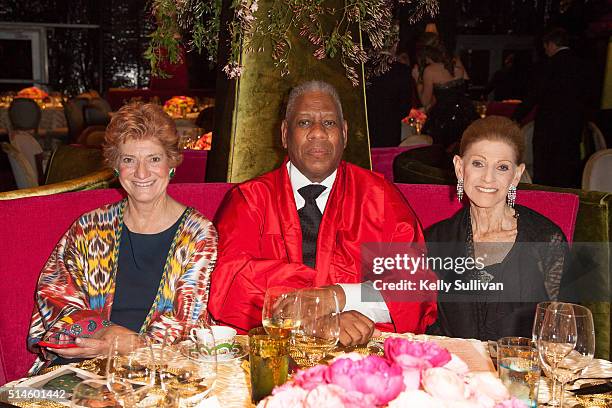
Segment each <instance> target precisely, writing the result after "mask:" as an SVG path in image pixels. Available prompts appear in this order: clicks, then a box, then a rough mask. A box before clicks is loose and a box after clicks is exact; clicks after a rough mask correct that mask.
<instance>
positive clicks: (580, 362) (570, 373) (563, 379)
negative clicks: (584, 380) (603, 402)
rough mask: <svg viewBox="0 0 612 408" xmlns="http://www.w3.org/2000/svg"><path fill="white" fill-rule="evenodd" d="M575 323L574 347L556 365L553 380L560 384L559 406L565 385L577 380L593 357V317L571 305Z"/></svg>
mask: <svg viewBox="0 0 612 408" xmlns="http://www.w3.org/2000/svg"><path fill="white" fill-rule="evenodd" d="M571 307H572V308H573V314H574V319H575V321H576V345H575V346H574V349H573V350H571V351H570V352H569V354H567V355H566V356H565V357H564V358H563V360H561V361H560V362H559V363H558V364H557V370H556V371H555V374H554V375H555V379H556V380H557V381H559V382H560V383H561V387H560V388H561V391H560V395H561V397H560V402H559V406H561V407H562V406H563V396H564V394H565V384H566V383H567V382H568V381H574V380H576V379H578V378H579V377H580V376H581V375H582V373H583V371H584V370H585V369H586V368H587V366H588V365H589V364H590V363H591V361H592V360H593V356H594V355H595V328H594V325H593V315H592V313H591V311H590V310H589V309H587V308H586V307H584V306H580V305H571Z"/></svg>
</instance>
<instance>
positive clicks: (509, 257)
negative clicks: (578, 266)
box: [425, 116, 568, 340]
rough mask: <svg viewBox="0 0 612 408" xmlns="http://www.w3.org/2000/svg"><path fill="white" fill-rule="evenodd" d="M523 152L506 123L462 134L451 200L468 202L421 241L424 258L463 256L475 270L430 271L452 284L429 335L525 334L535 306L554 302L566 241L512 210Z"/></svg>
mask: <svg viewBox="0 0 612 408" xmlns="http://www.w3.org/2000/svg"><path fill="white" fill-rule="evenodd" d="M523 149H524V146H523V141H522V136H521V131H520V129H519V128H518V126H517V125H516V124H514V122H512V121H511V120H510V119H507V118H503V117H499V116H490V117H487V118H486V119H479V120H477V121H476V122H474V123H473V124H471V125H470V126H469V127H468V128H467V129H466V131H465V132H464V133H463V137H462V139H461V145H460V155H458V156H455V158H454V165H455V173H456V175H457V180H458V184H457V194H458V198H459V199H460V200H461V198H462V197H463V196H465V198H467V200H468V201H469V205H467V206H465V207H463V208H462V209H461V210H459V211H458V212H457V213H456V214H455V215H454V216H452V217H451V218H449V219H446V220H443V221H441V222H439V223H437V224H434V225H432V226H431V227H430V228H428V229H427V230H426V231H425V237H426V241H427V246H428V256H429V257H430V258H431V257H441V258H446V257H450V258H452V259H455V260H456V259H459V258H466V257H467V258H473V259H475V260H476V262H475V264H476V265H478V264H479V263H480V265H479V267H475V268H472V269H468V270H465V271H463V270H461V269H457V268H455V269H454V270H450V269H446V270H444V269H442V268H437V270H436V273H437V274H438V276H439V278H441V279H444V281H446V282H450V283H452V284H453V286H452V289H451V290H450V291H443V292H440V293H439V303H438V321H437V322H436V324H435V325H434V326H432V328H431V329H430V331H431V332H432V333H437V334H442V335H446V336H452V337H464V338H477V339H481V340H497V339H499V338H500V337H504V336H526V337H531V328H532V325H533V317H534V313H535V306H536V304H537V303H538V302H541V301H546V300H557V298H558V295H559V286H560V282H561V276H562V272H563V267H564V263H565V258H566V255H567V251H568V246H567V240H566V238H565V236H564V234H563V232H562V231H561V229H560V228H559V227H558V226H557V225H555V224H554V223H553V222H551V221H550V220H549V219H547V218H546V217H544V216H542V215H541V214H539V213H537V212H535V211H533V210H531V209H529V208H527V207H523V206H521V205H514V200H515V197H516V186H517V184H518V182H519V180H520V178H521V174H522V173H523V171H524V169H525V165H524V164H523V163H521V160H520V158H521V156H522V153H523ZM478 260H480V261H478ZM483 265H484V267H483ZM457 281H458V282H460V283H461V284H465V285H466V286H467V289H466V286H464V287H461V288H458V285H456V284H455V282H457ZM498 284H501V286H500V285H498ZM500 287H501V288H502V290H499V288H500ZM492 288H497V289H493V290H492Z"/></svg>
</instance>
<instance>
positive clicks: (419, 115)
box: [402, 109, 427, 134]
mask: <svg viewBox="0 0 612 408" xmlns="http://www.w3.org/2000/svg"><path fill="white" fill-rule="evenodd" d="M426 120H427V115H426V114H425V112H423V111H422V110H420V109H410V113H408V116H406V117H405V118H404V119H402V122H403V123H405V124H407V125H410V126H414V128H415V130H416V133H417V134H421V128H422V127H423V125H424V124H425V121H426Z"/></svg>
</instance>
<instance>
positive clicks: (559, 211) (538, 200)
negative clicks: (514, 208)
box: [396, 184, 578, 243]
mask: <svg viewBox="0 0 612 408" xmlns="http://www.w3.org/2000/svg"><path fill="white" fill-rule="evenodd" d="M396 186H397V187H398V188H399V189H400V191H401V192H402V194H404V197H406V200H408V203H410V206H411V207H412V209H413V210H414V212H415V213H416V215H417V217H418V218H419V220H420V221H421V226H422V227H423V228H424V229H425V228H428V227H429V226H431V225H433V224H435V223H436V222H439V221H442V220H444V219H446V218H449V217H451V216H452V215H453V214H455V213H456V212H457V211H458V210H459V209H460V208H461V204H460V203H459V202H458V201H457V195H456V193H455V187H454V186H443V185H435V184H396ZM516 202H517V203H518V204H522V205H524V206H525V207H529V208H531V209H532V210H534V211H537V212H539V213H540V214H542V215H543V216H545V217H547V218H548V219H550V220H551V221H552V222H554V223H555V224H557V225H558V226H559V228H561V230H562V231H563V233H564V234H565V236H566V237H567V240H568V241H569V242H570V243H571V242H572V238H573V236H574V227H575V225H576V214H578V196H577V195H575V194H567V193H553V192H549V191H535V190H529V191H528V190H518V191H517V193H516Z"/></svg>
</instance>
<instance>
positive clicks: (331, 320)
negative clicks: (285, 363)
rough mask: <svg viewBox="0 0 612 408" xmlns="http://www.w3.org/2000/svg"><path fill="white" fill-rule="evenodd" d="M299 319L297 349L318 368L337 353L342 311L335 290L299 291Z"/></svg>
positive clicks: (295, 341)
mask: <svg viewBox="0 0 612 408" xmlns="http://www.w3.org/2000/svg"><path fill="white" fill-rule="evenodd" d="M298 296H299V304H300V306H299V308H300V318H299V326H298V328H297V330H296V333H295V336H294V343H295V347H296V348H297V349H298V350H299V351H300V352H301V353H302V354H303V355H304V356H305V357H306V358H307V359H308V362H309V363H310V364H311V365H315V364H316V363H317V362H319V361H320V360H321V359H323V358H324V357H325V356H326V355H327V354H328V353H329V352H330V351H332V350H333V349H334V347H335V346H336V344H337V343H338V340H339V338H340V319H339V317H340V310H339V307H338V298H337V296H336V293H335V292H334V291H333V290H332V289H326V288H321V289H304V290H300V291H299V294H298Z"/></svg>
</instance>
